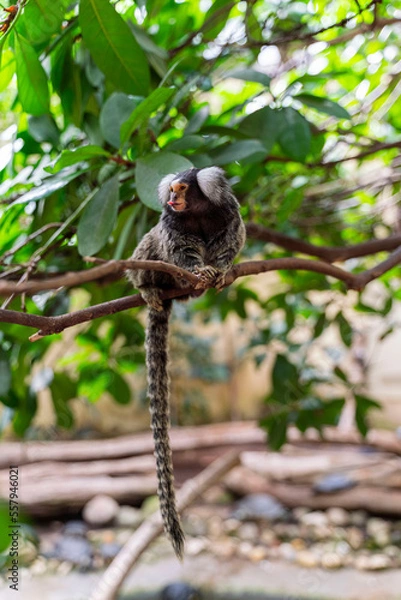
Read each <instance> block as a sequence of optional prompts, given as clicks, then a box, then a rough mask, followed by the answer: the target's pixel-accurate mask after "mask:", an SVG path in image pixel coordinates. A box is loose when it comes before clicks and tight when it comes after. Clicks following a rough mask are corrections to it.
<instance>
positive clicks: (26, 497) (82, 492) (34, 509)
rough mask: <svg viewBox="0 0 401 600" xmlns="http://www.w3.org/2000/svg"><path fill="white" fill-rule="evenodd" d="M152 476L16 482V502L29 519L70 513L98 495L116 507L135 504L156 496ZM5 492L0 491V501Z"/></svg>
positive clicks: (5, 495) (155, 483)
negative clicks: (110, 499)
mask: <svg viewBox="0 0 401 600" xmlns="http://www.w3.org/2000/svg"><path fill="white" fill-rule="evenodd" d="M156 487H157V482H156V477H155V475H142V476H137V477H135V476H129V477H108V476H106V475H104V476H94V477H85V476H82V477H68V478H65V477H49V478H43V479H42V480H38V479H30V480H28V481H22V480H21V482H20V486H19V488H18V500H19V504H20V507H21V509H22V511H25V512H26V513H28V514H29V515H32V516H37V517H39V516H45V517H49V516H53V515H58V514H60V512H63V513H68V512H69V513H74V512H76V511H77V510H78V509H81V508H82V507H83V506H84V505H85V504H86V502H88V500H90V499H91V498H93V497H94V496H96V495H98V494H106V495H108V496H111V497H112V498H114V499H115V500H117V502H119V503H120V504H138V503H139V502H141V501H142V500H144V498H147V497H148V496H152V495H153V494H155V493H156ZM8 492H9V488H8V487H7V488H6V489H5V488H4V486H2V488H1V489H0V495H1V496H2V497H3V498H7V497H8Z"/></svg>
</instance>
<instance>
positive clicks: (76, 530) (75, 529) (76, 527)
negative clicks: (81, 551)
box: [63, 520, 88, 537]
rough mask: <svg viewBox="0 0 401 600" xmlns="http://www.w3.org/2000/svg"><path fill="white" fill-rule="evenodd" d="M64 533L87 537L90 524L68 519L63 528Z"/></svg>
mask: <svg viewBox="0 0 401 600" xmlns="http://www.w3.org/2000/svg"><path fill="white" fill-rule="evenodd" d="M63 533H64V535H73V536H77V537H86V534H87V533H88V526H87V524H86V523H84V522H83V521H79V520H73V521H67V523H66V524H65V526H64V528H63Z"/></svg>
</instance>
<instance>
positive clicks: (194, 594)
mask: <svg viewBox="0 0 401 600" xmlns="http://www.w3.org/2000/svg"><path fill="white" fill-rule="evenodd" d="M200 599H201V595H200V593H199V591H198V590H197V589H195V588H193V587H192V586H191V585H188V584H187V583H171V584H170V585H168V586H167V587H165V588H164V589H163V590H162V593H161V600H200Z"/></svg>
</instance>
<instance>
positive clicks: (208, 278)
mask: <svg viewBox="0 0 401 600" xmlns="http://www.w3.org/2000/svg"><path fill="white" fill-rule="evenodd" d="M192 272H193V273H194V275H197V277H198V279H199V283H198V284H197V285H195V289H196V290H198V289H205V288H207V287H212V286H214V285H215V281H216V279H217V277H218V276H219V275H220V271H219V270H218V269H215V268H214V267H212V266H211V265H206V267H195V268H194V269H193V271H192Z"/></svg>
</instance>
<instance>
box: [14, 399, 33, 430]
mask: <svg viewBox="0 0 401 600" xmlns="http://www.w3.org/2000/svg"><path fill="white" fill-rule="evenodd" d="M36 409H37V398H36V395H35V394H33V393H32V392H31V391H28V392H27V394H26V396H25V398H23V399H22V398H20V401H19V406H18V408H17V409H16V411H15V414H14V418H13V429H14V431H15V433H16V434H17V435H19V436H22V435H24V433H25V431H26V430H27V429H28V427H29V425H30V424H31V422H32V419H33V417H34V416H35V413H36Z"/></svg>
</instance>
